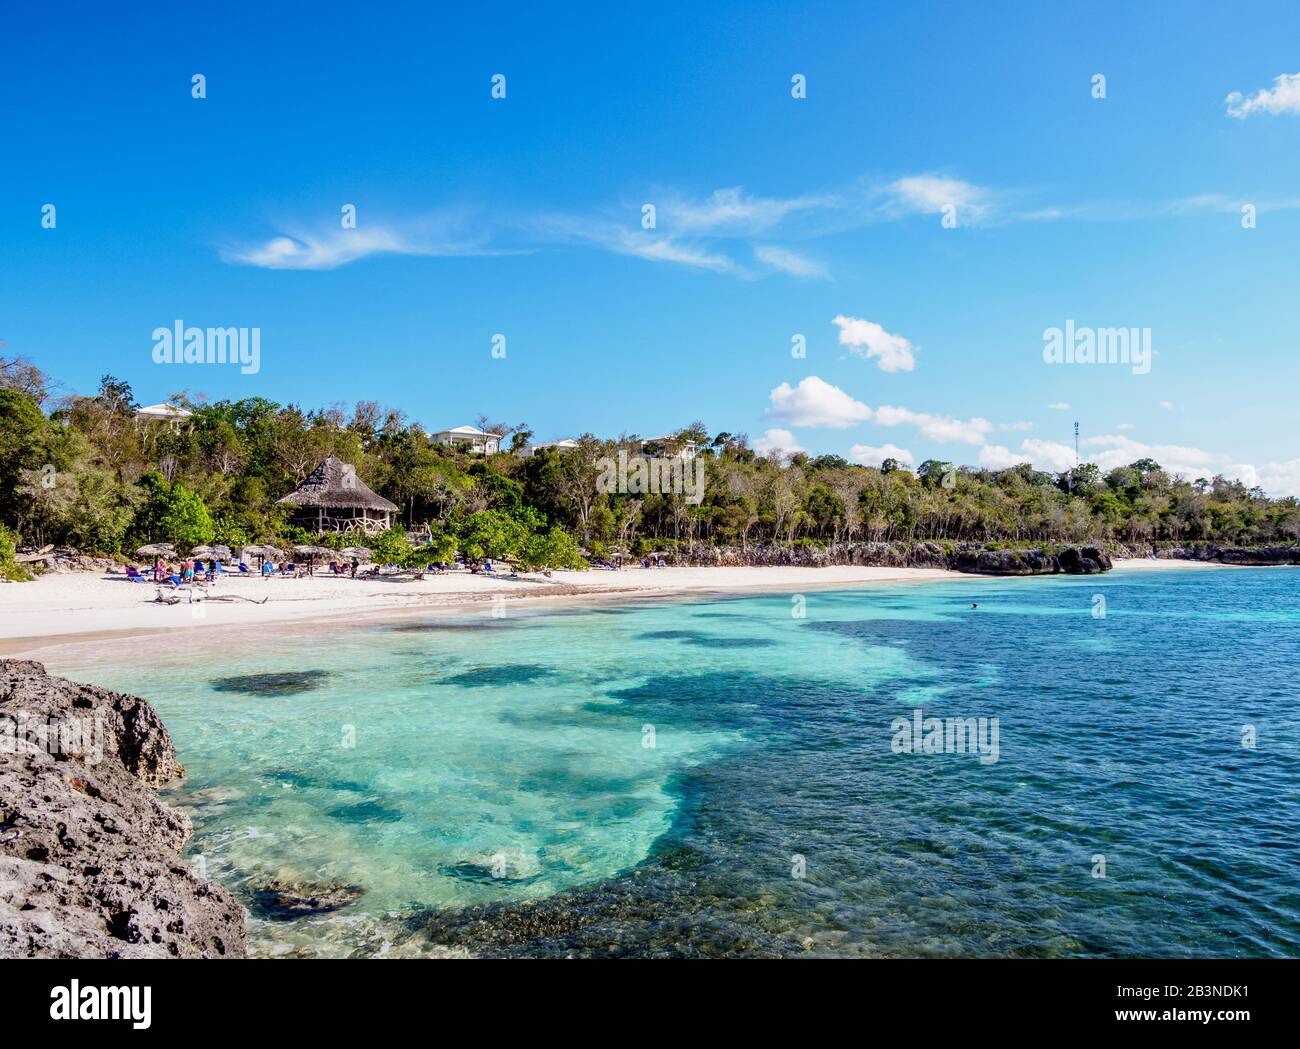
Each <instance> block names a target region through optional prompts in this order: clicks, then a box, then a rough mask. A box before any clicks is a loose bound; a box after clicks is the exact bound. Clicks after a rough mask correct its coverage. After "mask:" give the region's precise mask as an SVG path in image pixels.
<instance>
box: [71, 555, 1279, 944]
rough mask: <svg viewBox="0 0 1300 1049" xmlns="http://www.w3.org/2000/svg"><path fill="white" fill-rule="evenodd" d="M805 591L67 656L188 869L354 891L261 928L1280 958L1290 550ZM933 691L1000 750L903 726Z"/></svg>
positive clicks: (939, 702)
mask: <svg viewBox="0 0 1300 1049" xmlns="http://www.w3.org/2000/svg"><path fill="white" fill-rule="evenodd" d="M1095 595H1101V596H1102V597H1104V599H1105V616H1104V618H1100V617H1098V616H1096V615H1095V611H1099V610H1100V609H1099V603H1098V602H1097V600H1096V597H1095ZM803 600H804V602H805V606H804V610H803V611H804V613H805V614H804V615H803V617H799V616H797V615H796V614H794V613H797V612H798V610H799V609H798V608H797V602H794V601H792V597H791V595H789V594H779V595H765V596H760V597H747V598H740V599H734V600H709V601H690V602H675V603H660V604H639V605H629V606H622V607H611V606H604V607H597V608H588V609H582V610H572V609H565V610H559V609H545V610H541V611H535V612H522V611H519V610H515V609H511V610H509V611H508V612H507V614H506V615H505V616H504V617H503V618H493V617H492V616H491V615H490V614H483V615H475V616H473V617H460V618H454V617H452V618H448V617H445V616H440V617H437V618H434V617H432V616H431V617H430V618H429V619H428V620H427V621H406V622H403V623H400V624H388V625H380V626H374V625H366V626H353V627H350V628H346V629H340V630H339V631H338V632H335V633H316V634H313V635H311V636H305V637H304V636H300V637H292V638H288V639H270V638H268V639H267V640H266V641H265V642H264V643H262V644H260V645H257V646H253V647H251V648H248V647H245V648H241V649H240V650H238V652H236V653H233V654H226V655H223V656H221V657H217V656H214V655H212V654H210V653H208V652H204V651H196V652H194V653H179V652H175V651H169V652H168V653H166V654H159V653H157V652H156V651H155V652H150V653H149V654H148V655H147V657H145V658H143V659H141V658H139V657H137V658H135V660H134V664H135V665H132V666H121V665H118V666H114V665H111V664H99V663H82V664H80V665H76V666H68V665H54V664H52V666H51V669H53V670H57V671H59V672H62V673H66V674H68V675H69V676H72V677H76V678H79V679H82V680H90V681H94V682H96V683H100V684H105V685H109V686H111V687H115V688H121V689H127V690H130V691H133V692H137V693H139V694H141V695H144V696H145V697H147V698H148V699H149V700H150V701H151V702H152V703H153V704H154V705H155V707H156V708H157V709H158V710H159V712H160V713H161V714H162V716H163V718H164V720H165V721H166V723H167V725H168V727H169V728H170V730H171V732H172V735H173V737H174V738H175V741H176V744H177V748H178V750H179V751H180V754H181V759H182V761H183V762H184V763H185V764H186V766H187V767H188V769H189V777H188V779H187V781H186V783H185V786H184V788H183V789H182V790H180V791H178V792H176V794H175V795H174V797H173V798H172V800H173V801H174V802H175V803H177V804H182V805H186V806H188V807H189V808H190V809H191V812H192V814H193V816H194V819H195V824H196V834H195V837H194V839H193V841H192V842H191V844H190V847H189V850H188V856H189V859H190V861H191V863H193V864H195V865H196V866H197V867H198V868H199V869H200V871H201V872H203V873H204V874H206V875H207V876H208V877H214V878H217V879H219V880H220V881H222V882H223V883H225V884H227V885H228V886H229V887H231V888H232V889H233V890H234V891H235V892H236V893H237V894H239V895H240V896H241V898H242V899H244V900H245V902H248V901H249V900H250V899H252V898H253V896H252V894H253V893H255V892H256V891H257V889H258V888H260V887H262V886H265V885H266V884H267V883H268V882H269V881H271V880H273V879H277V878H278V879H281V880H284V881H297V882H313V883H314V882H328V883H345V884H347V885H350V886H356V887H357V889H358V890H363V894H362V895H360V896H359V898H357V899H356V900H355V902H353V903H351V904H349V905H347V906H345V907H343V908H342V909H339V910H336V911H333V912H331V913H327V914H321V915H315V916H309V917H302V918H297V919H294V920H289V921H284V920H270V919H269V918H267V917H263V916H260V915H259V913H258V912H257V911H256V909H254V913H253V916H252V918H251V920H250V933H251V936H252V939H253V942H254V949H255V951H256V952H257V953H262V954H284V953H300V954H349V953H356V954H411V953H440V952H448V951H450V952H467V953H474V954H521V955H524V954H606V953H613V954H624V955H650V956H655V955H683V954H684V955H728V954H741V953H745V954H761V955H778V954H826V955H981V956H985V955H1031V956H1037V955H1065V956H1070V955H1085V956H1086V955H1143V956H1181V955H1198V956H1237V955H1245V956H1255V955H1297V954H1300V844H1298V841H1297V834H1296V828H1297V826H1298V825H1300V800H1298V799H1300V717H1298V712H1300V681H1298V680H1297V679H1298V676H1300V675H1298V674H1297V666H1298V665H1300V573H1297V572H1296V571H1294V570H1289V569H1225V570H1211V569H1202V570H1198V569H1189V570H1170V571H1162V572H1125V571H1124V570H1122V569H1121V570H1117V571H1115V572H1113V573H1110V574H1108V575H1106V576H1104V577H1100V578H1082V579H1072V578H1047V579H1023V580H1022V579H1012V580H987V579H980V580H969V581H956V582H943V583H932V584H931V583H927V584H923V585H906V586H873V587H869V588H859V589H854V590H844V591H834V592H831V591H810V592H807V593H806V594H804V595H803ZM972 602H978V605H979V607H978V608H977V609H973V608H972V607H971V604H972ZM142 667H147V669H142ZM916 708H919V709H920V710H921V711H922V716H923V717H926V718H928V717H938V718H963V719H964V718H973V719H980V718H984V719H993V718H996V719H998V735H997V750H996V754H994V753H992V752H991V751H990V750H989V749H988V748H987V747H986V751H985V753H984V755H983V760H981V755H980V754H978V753H945V752H939V753H918V752H914V753H898V752H896V750H895V747H894V745H893V743H894V741H895V739H896V736H897V732H898V726H897V725H896V724H894V719H896V718H899V717H904V718H907V719H908V723H909V724H910V719H911V717H912V713H913V710H914V709H916ZM985 725H988V726H991V721H986V722H985ZM1252 731H1253V733H1254V746H1253V748H1252V747H1248V746H1243V738H1246V737H1248V736H1249V735H1250V733H1251V732H1252ZM983 738H984V740H985V742H986V743H988V742H990V741H991V738H992V737H991V736H987V735H986V736H985V737H983ZM994 756H995V757H996V760H990V758H992V757H994ZM1102 873H1104V875H1105V876H1104V877H1099V876H1097V875H1098V874H1102Z"/></svg>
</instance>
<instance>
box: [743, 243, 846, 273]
mask: <svg viewBox="0 0 1300 1049" xmlns="http://www.w3.org/2000/svg"><path fill="white" fill-rule="evenodd" d="M754 257H755V258H756V259H758V261H759V262H762V263H765V264H766V265H768V266H771V267H772V268H773V269H776V270H780V271H781V272H782V273H786V274H789V275H790V276H791V277H804V278H808V279H815V280H825V279H827V278H829V277H830V272H829V271H828V270H827V269H826V267H825V266H824V265H822V263H820V262H818V261H817V260H816V259H810V258H808V257H807V256H806V255H800V254H799V253H798V252H797V251H791V250H789V249H788V248H779V247H776V246H775V245H772V244H758V245H755V247H754Z"/></svg>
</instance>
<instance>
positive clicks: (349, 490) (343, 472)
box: [279, 455, 397, 512]
mask: <svg viewBox="0 0 1300 1049" xmlns="http://www.w3.org/2000/svg"><path fill="white" fill-rule="evenodd" d="M279 502H281V503H285V504H288V505H289V506H312V507H316V506H319V507H326V508H328V507H352V506H356V507H362V508H364V509H367V510H388V511H390V512H391V511H395V510H396V509H397V505H396V504H395V503H390V502H389V501H388V500H387V499H385V498H384V497H383V496H382V495H376V494H375V493H374V492H372V491H371V490H370V489H369V488H367V487H366V483H365V482H364V481H363V480H361V478H360V477H358V476H357V471H356V468H355V467H352V466H349V465H348V464H347V463H345V462H344V461H343V460H342V459H340V458H339V457H338V456H337V455H331V456H329V458H327V459H326V460H325V461H324V462H323V463H321V464H320V466H318V467H316V469H314V470H313V471H312V472H311V473H309V474H308V475H307V480H305V481H303V483H302V484H300V485H299V486H298V487H297V489H295V490H294V491H292V492H290V493H289V494H288V495H286V496H285V497H284V498H283V499H280V500H279Z"/></svg>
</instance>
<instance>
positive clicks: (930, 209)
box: [884, 174, 994, 224]
mask: <svg viewBox="0 0 1300 1049" xmlns="http://www.w3.org/2000/svg"><path fill="white" fill-rule="evenodd" d="M993 198H994V194H993V192H992V191H991V190H989V189H986V188H984V187H983V186H977V185H975V184H974V183H972V182H967V181H965V180H964V179H959V178H951V177H949V176H946V175H933V174H931V175H908V176H906V177H905V178H900V179H897V180H895V181H894V182H891V183H890V184H889V185H888V186H887V187H886V188H885V204H884V207H885V209H886V210H888V211H893V212H895V213H898V214H916V215H938V214H941V213H942V212H943V211H944V209H945V208H952V209H954V215H955V216H956V218H957V221H958V223H961V224H965V223H978V222H982V221H983V220H984V219H986V218H987V217H989V215H990V213H991V212H992V210H993V207H994V199H993Z"/></svg>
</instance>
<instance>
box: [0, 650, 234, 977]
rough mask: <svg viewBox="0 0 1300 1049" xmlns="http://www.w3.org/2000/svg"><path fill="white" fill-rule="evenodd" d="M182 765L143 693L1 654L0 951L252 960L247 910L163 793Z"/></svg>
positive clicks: (181, 771) (183, 816) (48, 955)
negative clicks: (192, 851) (192, 847)
mask: <svg viewBox="0 0 1300 1049" xmlns="http://www.w3.org/2000/svg"><path fill="white" fill-rule="evenodd" d="M184 774H185V770H184V768H183V767H182V766H181V765H180V763H179V762H178V761H177V759H176V749H175V747H174V746H173V745H172V741H171V737H170V736H169V735H168V733H167V729H166V728H165V727H164V726H163V723H162V721H161V720H160V719H159V717H158V715H157V714H156V713H155V712H154V710H153V708H152V707H150V706H149V704H148V703H146V702H145V701H144V700H142V699H139V698H137V697H135V696H129V695H124V694H122V693H118V692H112V691H109V690H108V689H103V688H97V687H94V686H90V685H80V684H77V683H75V682H72V681H68V680H65V679H63V678H57V677H50V676H49V675H48V674H47V673H46V672H45V668H44V666H42V665H41V664H40V663H37V662H32V661H27V660H0V957H10V958H12V957H26V958H31V957H42V958H242V957H245V956H246V954H247V938H246V934H245V928H244V910H243V908H242V907H241V906H240V904H239V903H238V902H237V901H236V899H235V898H234V896H232V895H231V894H230V893H229V892H228V891H227V890H226V889H224V888H222V887H221V886H219V885H216V884H214V883H212V882H207V881H204V880H202V879H200V878H198V877H196V876H195V874H194V873H193V872H192V871H191V870H190V869H189V868H188V866H187V865H186V864H185V862H184V861H183V860H182V859H181V857H180V849H181V847H182V846H183V845H184V844H185V842H186V840H188V838H189V837H190V835H191V833H192V832H193V831H192V826H191V824H190V820H189V817H188V816H187V815H186V814H185V813H183V812H180V811H177V810H176V809H173V808H170V807H168V806H167V805H165V804H163V802H162V801H160V800H159V798H158V795H157V791H156V789H155V788H157V787H159V786H161V785H162V784H164V783H167V782H168V781H171V780H175V779H177V778H179V777H181V776H183V775H184Z"/></svg>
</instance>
